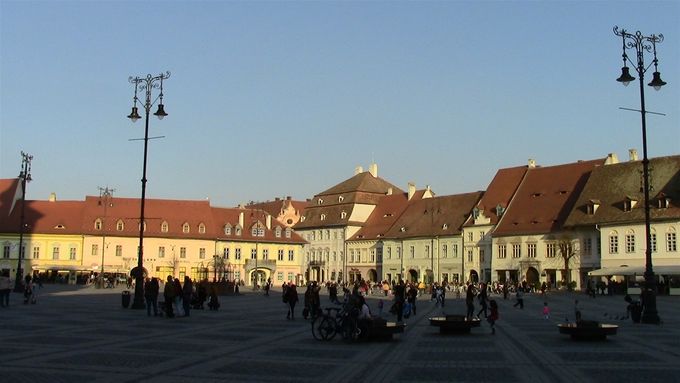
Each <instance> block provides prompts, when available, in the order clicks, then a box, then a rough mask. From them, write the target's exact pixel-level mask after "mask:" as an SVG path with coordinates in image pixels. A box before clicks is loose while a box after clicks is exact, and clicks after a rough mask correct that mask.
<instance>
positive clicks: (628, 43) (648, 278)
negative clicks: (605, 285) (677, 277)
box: [614, 26, 666, 324]
mask: <svg viewBox="0 0 680 383" xmlns="http://www.w3.org/2000/svg"><path fill="white" fill-rule="evenodd" d="M614 34H615V35H616V36H619V37H621V40H622V42H623V68H621V76H619V78H617V79H616V81H618V82H620V83H622V84H623V85H626V86H627V85H628V84H629V83H630V82H631V81H633V80H635V77H633V76H631V75H630V70H629V68H628V63H631V64H632V65H633V68H635V71H636V72H637V74H638V76H639V79H640V114H641V116H642V178H643V188H644V198H645V201H644V203H645V206H644V208H645V242H646V248H645V288H644V290H643V292H642V294H641V296H640V298H641V299H642V305H643V312H642V323H652V324H659V323H660V322H661V319H660V318H659V314H658V312H657V311H656V278H655V277H654V270H653V269H652V236H651V228H650V226H651V222H650V221H651V218H650V211H649V160H648V159H647V122H646V114H647V111H646V110H645V87H644V75H645V72H647V70H648V69H649V68H650V67H651V66H652V64H653V65H654V73H653V77H652V81H651V82H650V83H649V84H647V85H649V86H651V87H653V88H654V89H655V90H659V89H661V87H662V86H664V85H666V82H665V81H663V80H661V74H660V73H659V69H658V64H659V60H658V59H657V58H656V44H657V43H661V42H663V35H662V34H659V35H658V36H657V35H651V36H643V35H642V33H641V32H640V31H637V32H635V34H632V33H628V32H626V30H625V29H620V30H619V27H618V26H615V27H614ZM628 49H633V50H635V54H636V56H637V63H635V62H634V61H632V60H631V59H630V58H629V57H628V54H627V53H626V50H628ZM645 51H646V52H647V53H652V54H653V55H654V59H653V60H652V63H651V64H650V65H649V66H647V67H645V62H644V52H645Z"/></svg>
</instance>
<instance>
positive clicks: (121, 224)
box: [116, 220, 125, 231]
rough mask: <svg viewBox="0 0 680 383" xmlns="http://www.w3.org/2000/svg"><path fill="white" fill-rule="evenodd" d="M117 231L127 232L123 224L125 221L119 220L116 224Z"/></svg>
mask: <svg viewBox="0 0 680 383" xmlns="http://www.w3.org/2000/svg"><path fill="white" fill-rule="evenodd" d="M116 230H117V231H123V230H125V224H124V223H123V221H121V220H118V222H116Z"/></svg>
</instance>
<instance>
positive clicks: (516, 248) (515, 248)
mask: <svg viewBox="0 0 680 383" xmlns="http://www.w3.org/2000/svg"><path fill="white" fill-rule="evenodd" d="M512 257H513V258H522V245H521V244H518V243H515V244H513V245H512Z"/></svg>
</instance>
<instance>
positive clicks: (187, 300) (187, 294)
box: [182, 275, 194, 317]
mask: <svg viewBox="0 0 680 383" xmlns="http://www.w3.org/2000/svg"><path fill="white" fill-rule="evenodd" d="M193 294H194V284H193V283H192V282H191V278H189V276H188V275H185V276H184V286H182V308H183V309H184V316H185V317H188V316H189V314H190V312H191V296H192V295H193Z"/></svg>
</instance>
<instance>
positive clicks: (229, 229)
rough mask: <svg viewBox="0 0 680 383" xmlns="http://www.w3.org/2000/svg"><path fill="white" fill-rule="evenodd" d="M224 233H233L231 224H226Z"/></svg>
mask: <svg viewBox="0 0 680 383" xmlns="http://www.w3.org/2000/svg"><path fill="white" fill-rule="evenodd" d="M224 234H225V235H231V225H224Z"/></svg>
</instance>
